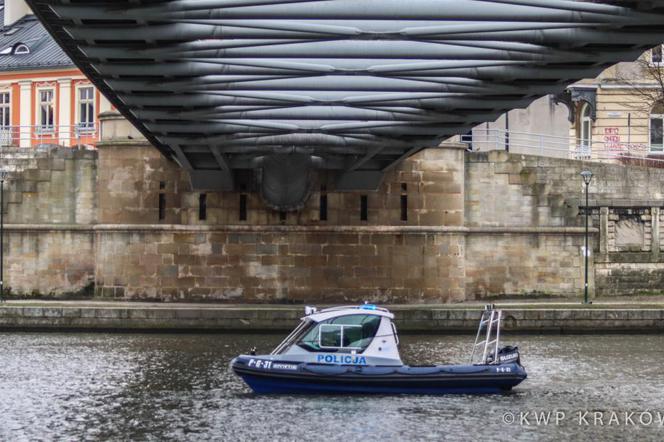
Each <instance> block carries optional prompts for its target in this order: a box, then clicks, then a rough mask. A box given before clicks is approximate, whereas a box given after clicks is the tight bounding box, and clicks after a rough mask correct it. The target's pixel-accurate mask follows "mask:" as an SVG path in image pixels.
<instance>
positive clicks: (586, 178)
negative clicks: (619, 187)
mask: <svg viewBox="0 0 664 442" xmlns="http://www.w3.org/2000/svg"><path fill="white" fill-rule="evenodd" d="M581 178H583V183H584V184H585V185H586V247H585V248H584V249H583V254H584V255H585V256H584V259H585V278H584V286H583V303H584V304H588V255H590V251H589V250H588V215H589V213H588V186H590V180H592V179H593V173H592V172H591V171H589V170H584V171H583V172H581Z"/></svg>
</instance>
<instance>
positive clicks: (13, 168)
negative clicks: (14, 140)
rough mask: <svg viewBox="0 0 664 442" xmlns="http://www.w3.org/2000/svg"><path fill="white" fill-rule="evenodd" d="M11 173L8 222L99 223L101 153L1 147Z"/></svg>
mask: <svg viewBox="0 0 664 442" xmlns="http://www.w3.org/2000/svg"><path fill="white" fill-rule="evenodd" d="M0 161H1V163H2V166H3V167H4V168H5V169H6V170H8V172H9V174H8V178H7V183H6V185H5V186H6V187H5V191H6V193H5V197H6V198H5V207H4V208H3V210H4V212H5V222H6V223H10V224H41V223H48V224H90V223H94V222H95V221H96V217H97V208H96V201H97V195H96V188H97V152H96V151H90V150H76V149H67V148H54V149H47V150H32V149H19V148H0Z"/></svg>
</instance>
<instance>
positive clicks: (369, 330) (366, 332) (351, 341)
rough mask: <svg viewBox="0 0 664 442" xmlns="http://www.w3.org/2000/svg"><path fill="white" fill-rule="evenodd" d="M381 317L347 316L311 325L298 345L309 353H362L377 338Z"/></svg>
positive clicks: (303, 333) (301, 334)
mask: <svg viewBox="0 0 664 442" xmlns="http://www.w3.org/2000/svg"><path fill="white" fill-rule="evenodd" d="M380 320H381V317H380V316H377V315H361V314H360V315H347V316H339V317H336V318H331V319H328V320H326V321H322V322H319V323H317V324H313V323H312V324H311V326H310V327H308V328H307V329H306V330H304V331H303V332H302V333H300V336H301V338H300V339H299V340H297V345H298V346H299V347H301V348H303V349H305V350H307V351H320V352H333V353H334V352H338V353H350V352H351V351H355V352H357V353H362V352H363V351H364V350H365V349H366V348H367V347H368V346H369V344H370V343H371V341H372V340H373V338H374V337H375V336H376V332H377V331H378V327H379V326H380Z"/></svg>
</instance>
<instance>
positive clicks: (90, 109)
mask: <svg viewBox="0 0 664 442" xmlns="http://www.w3.org/2000/svg"><path fill="white" fill-rule="evenodd" d="M77 95H78V119H77V127H78V130H80V131H82V132H89V131H92V130H93V129H94V127H95V90H94V88H93V87H92V86H84V87H79V88H78V93H77Z"/></svg>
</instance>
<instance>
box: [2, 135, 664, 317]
mask: <svg viewBox="0 0 664 442" xmlns="http://www.w3.org/2000/svg"><path fill="white" fill-rule="evenodd" d="M13 155H14V158H11V160H12V161H13V165H14V169H13V170H14V172H13V173H14V176H13V180H12V181H11V182H10V184H9V185H8V186H7V188H8V192H7V195H6V197H7V201H8V203H6V207H5V213H6V215H7V218H6V219H8V220H9V221H10V223H11V225H10V226H8V235H7V238H6V239H5V252H6V258H5V259H6V262H5V264H6V270H7V272H6V277H7V278H6V284H7V287H9V288H10V289H11V291H12V293H14V294H21V295H27V296H30V295H41V296H65V295H72V294H76V295H77V296H92V295H93V294H94V295H96V296H99V297H104V298H110V299H151V300H164V301H183V300H192V301H214V302H295V303H302V302H320V301H323V302H329V303H341V302H358V301H363V300H370V301H374V302H381V303H388V302H393V303H395V302H404V303H422V302H454V301H463V300H466V299H480V298H485V297H487V298H491V297H496V296H501V295H529V294H542V295H574V296H577V295H579V294H580V293H581V291H582V289H583V254H582V246H583V229H582V228H581V226H582V222H583V213H580V208H579V207H580V203H579V202H580V201H582V200H583V198H582V196H583V195H582V190H583V188H582V186H581V184H580V179H579V178H578V173H579V171H580V170H581V169H582V168H587V167H592V169H593V171H594V172H595V178H594V179H593V183H592V184H591V188H590V192H591V197H592V198H591V206H592V207H593V209H592V213H591V224H592V226H600V229H599V230H600V231H601V234H602V237H601V238H599V239H598V238H597V237H596V235H597V233H598V231H597V229H594V228H593V229H592V230H591V232H590V233H591V249H593V250H594V251H595V253H593V256H592V258H591V259H590V265H591V267H590V287H591V291H592V290H594V289H595V285H596V286H597V292H598V293H603V294H621V293H630V294H635V293H636V294H638V293H641V292H644V293H645V292H647V293H654V292H657V291H658V290H662V287H664V276H663V275H664V262H660V261H661V259H660V256H661V254H660V253H659V252H660V250H661V249H662V247H664V244H662V242H661V238H662V235H661V231H662V229H664V227H663V226H662V225H661V222H660V221H661V218H662V216H663V215H662V214H661V213H660V211H659V206H661V205H664V202H663V201H660V200H658V198H659V197H660V196H661V195H659V194H658V193H657V189H661V186H662V185H663V184H664V171H660V170H654V169H653V170H650V171H648V173H647V174H644V173H642V172H643V171H642V170H641V169H639V168H637V167H630V168H629V172H630V173H629V174H627V172H626V170H627V169H628V168H626V167H625V166H618V165H606V164H598V163H592V164H586V163H582V162H576V161H569V160H561V159H552V158H538V157H529V156H525V155H510V154H506V153H504V152H490V153H479V154H477V153H473V154H464V152H463V150H462V149H458V148H457V147H455V146H451V145H450V146H448V147H445V148H436V149H428V150H425V151H423V152H421V153H420V154H418V155H416V156H413V157H412V158H409V159H408V160H406V161H404V162H403V163H402V164H401V165H400V166H399V167H397V168H395V169H394V170H392V171H390V172H389V173H388V174H387V176H386V177H385V180H384V182H383V183H382V184H381V187H380V189H379V191H378V192H375V193H373V192H370V193H368V194H367V196H368V215H369V216H368V220H367V221H361V220H360V194H359V193H353V192H347V193H339V192H335V191H334V180H333V179H332V178H331V177H329V176H327V175H326V174H325V173H323V174H322V175H321V176H320V177H319V179H320V182H319V183H318V185H317V186H316V187H315V189H316V192H315V193H314V195H312V198H311V199H310V200H309V201H308V203H307V207H305V209H304V210H303V211H302V212H300V213H297V214H292V213H289V214H287V215H286V219H285V220H282V219H280V217H279V214H278V213H275V212H272V211H270V210H268V209H266V208H265V207H264V205H263V204H262V202H261V201H260V199H259V198H258V196H257V195H256V194H255V193H254V192H252V191H251V189H247V192H243V194H246V195H247V207H248V213H247V215H248V219H247V221H240V220H239V198H240V194H239V193H233V192H223V193H209V194H207V219H206V220H199V219H198V212H199V207H198V202H199V194H198V193H196V192H192V191H191V190H190V186H189V182H188V179H187V176H186V174H185V173H184V172H183V171H182V169H180V168H179V167H177V166H176V165H175V164H174V163H172V162H169V161H167V160H165V159H164V158H162V157H161V156H160V154H159V153H158V152H157V151H156V150H155V149H153V148H151V147H149V146H148V145H146V144H145V142H144V141H140V140H138V139H136V140H127V139H125V140H124V141H121V142H120V141H117V140H115V141H113V140H110V139H109V140H106V141H105V142H104V143H102V145H101V146H100V149H99V152H84V151H73V150H53V151H51V152H36V151H35V152H34V154H33V155H26V154H25V152H16V153H14V154H13ZM8 159H9V158H8ZM641 180H644V181H641ZM321 186H325V187H326V189H325V190H324V191H320V189H321ZM323 193H325V194H326V195H327V200H328V220H327V221H321V220H320V219H319V201H320V195H321V194H323ZM159 194H163V195H164V198H165V201H166V207H165V216H164V219H163V220H160V219H159V211H158V201H159ZM402 197H407V200H408V210H407V215H408V219H407V221H402V220H401V204H402ZM581 204H582V203H581ZM600 221H601V222H600ZM595 283H596V284H595ZM82 314H83V313H82ZM128 314H129V315H131V314H132V313H131V312H130V313H128ZM164 314H167V313H164ZM168 314H170V313H168ZM188 314H189V313H184V315H188ZM191 314H192V315H193V314H194V313H191ZM40 315H41V316H43V315H44V314H43V312H42V313H40ZM152 319H154V320H157V319H163V318H152ZM184 319H192V320H193V319H195V318H183V320H184ZM199 319H200V318H199ZM462 319H463V318H462ZM462 319H460V320H462ZM538 319H542V318H538ZM549 319H550V320H553V319H555V318H548V319H547V320H549ZM515 320H520V319H519V318H515Z"/></svg>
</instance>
